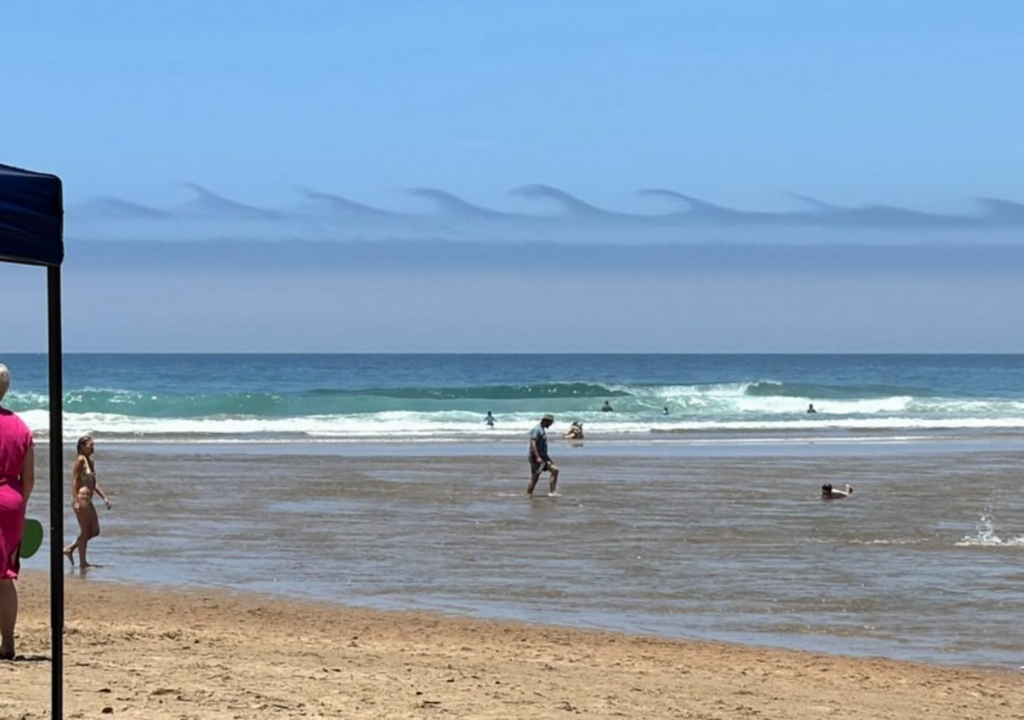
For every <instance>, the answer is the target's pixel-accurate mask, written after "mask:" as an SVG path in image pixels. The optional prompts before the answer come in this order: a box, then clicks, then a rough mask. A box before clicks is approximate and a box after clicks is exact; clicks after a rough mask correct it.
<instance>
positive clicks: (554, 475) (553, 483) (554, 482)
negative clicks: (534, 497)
mask: <svg viewBox="0 0 1024 720" xmlns="http://www.w3.org/2000/svg"><path fill="white" fill-rule="evenodd" d="M550 470H551V479H550V480H549V481H548V488H549V489H548V493H549V494H551V495H554V494H555V488H556V487H557V486H558V468H557V467H556V466H554V465H552V466H551V468H550Z"/></svg>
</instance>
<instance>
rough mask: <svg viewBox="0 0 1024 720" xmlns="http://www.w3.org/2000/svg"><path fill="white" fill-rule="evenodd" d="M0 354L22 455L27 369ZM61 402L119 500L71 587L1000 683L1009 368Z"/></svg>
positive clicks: (198, 390) (273, 387) (773, 364)
mask: <svg viewBox="0 0 1024 720" xmlns="http://www.w3.org/2000/svg"><path fill="white" fill-rule="evenodd" d="M0 361H2V362H5V363H6V364H7V365H8V366H9V367H10V368H11V371H12V376H13V387H12V390H11V392H10V393H9V395H8V397H7V399H6V401H5V405H6V406H7V407H9V408H11V409H13V410H15V411H17V412H19V413H20V414H21V415H22V416H23V417H25V418H26V420H27V421H28V422H29V424H30V425H31V426H32V427H33V429H34V430H35V432H36V435H37V438H38V439H39V443H40V445H41V446H43V445H45V443H46V442H47V441H48V437H47V436H48V433H47V428H46V425H47V421H48V416H47V391H46V357H45V356H44V355H8V356H6V357H0ZM64 397H65V432H66V435H65V438H64V440H65V464H66V466H67V467H70V463H71V460H72V459H73V443H74V440H75V439H76V437H77V436H78V435H80V434H83V433H86V432H88V433H91V434H93V435H94V436H95V438H96V447H97V451H96V464H97V471H98V477H99V479H100V482H101V484H102V485H103V487H104V488H105V490H106V491H107V492H108V493H109V494H110V495H111V496H112V497H113V499H114V502H115V507H114V509H113V510H111V511H106V510H103V509H102V508H101V522H102V523H103V535H102V536H101V537H100V538H98V539H97V540H95V541H94V542H93V543H92V544H91V545H90V559H91V560H92V561H93V562H97V563H99V564H101V565H102V567H100V568H96V569H94V570H90V571H88V572H87V573H83V574H79V572H78V571H77V570H71V568H70V567H69V570H68V571H69V573H71V575H70V576H69V582H76V581H82V582H92V581H100V582H103V581H106V580H115V581H130V582H143V583H148V584H157V585H160V584H169V585H173V586H181V585H189V586H207V587H217V588H226V589H231V590H237V591H256V592H264V593H271V594H278V595H285V596H289V597H302V598H308V599H314V600H322V601H327V602H338V603H345V604H350V605H362V606H369V607H378V608H388V609H392V608H411V609H422V610H431V611H436V612H442V613H451V614H461V615H473V616H479V617H492V618H503V619H513V620H523V621H527V622H543V623H552V624H565V625H572V626H578V627H593V628H602V629H611V630H619V631H624V632H634V633H648V634H654V635H659V636H666V637H679V638H701V639H710V640H722V641H730V642H742V643H748V644H756V645H767V646H774V647H788V648H798V649H806V650H814V651H822V652H833V653H839V654H848V655H860V656H865V655H877V656H884V657H892V658H896V659H905V660H916V661H925V662H932V663H938V664H954V665H956V664H967V665H981V666H998V667H1014V668H1015V667H1017V666H1019V665H1020V664H1021V663H1022V662H1024V631H1022V630H1021V629H1020V623H1019V614H1020V609H1021V607H1022V606H1021V601H1020V598H1021V597H1024V568H1022V561H1024V472H1021V467H1022V466H1024V357H1022V356H1011V355H995V356H992V355H972V356H967V355H962V356H961V355H958V356H941V355H920V356H911V355H892V356H876V355H844V356H839V355H836V356H825V355H821V356H807V355H792V356H786V355H722V356H711V355H693V356H689V355H678V356H675V355H634V356H630V355H575V356H574V355H553V356H541V355H523V356H515V355H234V356H232V355H177V356H176V355H73V354H72V355H68V356H67V357H66V358H65V383H64ZM606 401H607V402H608V403H609V404H610V405H611V406H612V407H613V411H611V412H602V411H601V406H602V405H603V404H604V403H605V402H606ZM810 404H813V405H814V407H815V408H816V409H817V412H816V413H813V414H809V413H807V412H806V410H807V407H808V406H809V405H810ZM666 408H667V410H668V413H667V414H666V413H665V410H666ZM488 411H491V412H492V413H493V414H494V416H495V418H496V424H495V426H494V428H493V429H492V428H490V427H488V425H487V424H485V422H484V417H485V415H486V413H487V412H488ZM547 412H550V413H553V414H554V415H555V416H556V424H555V426H554V427H553V428H552V431H551V446H552V447H551V450H552V455H553V456H554V459H555V461H556V462H557V463H558V464H559V465H560V466H561V468H562V478H561V480H560V483H559V494H558V496H557V497H552V498H549V497H546V496H540V497H534V498H527V497H526V496H525V492H524V491H525V486H526V482H527V480H528V477H527V474H528V473H527V466H526V443H527V433H528V431H529V429H530V428H531V427H532V426H533V425H535V424H536V422H537V420H538V419H539V417H540V416H541V415H542V414H543V413H547ZM572 420H580V421H582V422H583V423H584V429H585V431H586V437H585V439H584V441H583V442H581V443H577V442H569V441H567V440H564V439H563V438H562V437H561V432H562V431H564V429H565V428H566V427H567V426H568V424H569V422H570V421H572ZM38 456H39V464H40V467H39V472H40V478H41V481H40V483H39V485H38V489H37V493H36V495H34V496H33V499H32V503H31V505H30V508H29V514H30V515H31V516H35V517H40V518H45V516H46V508H47V503H48V498H47V488H46V487H45V485H46V483H45V478H46V477H47V476H46V474H45V473H46V462H47V457H46V453H45V452H40V453H39V454H38ZM826 482H828V483H831V484H833V485H837V486H841V485H843V484H845V483H849V484H851V485H852V486H853V487H854V490H855V492H854V495H853V496H852V497H851V498H849V499H846V500H841V501H831V502H824V501H822V500H821V499H820V493H819V488H820V486H821V485H822V484H824V483H826ZM542 487H543V483H542ZM65 522H66V524H67V527H68V529H69V532H70V530H72V529H73V528H75V521H74V518H73V516H71V515H70V511H69V510H68V511H66V512H65ZM26 566H27V567H28V568H35V569H44V568H45V567H46V562H45V558H44V557H43V556H42V555H38V556H36V558H34V559H32V560H30V561H28V563H27V564H26Z"/></svg>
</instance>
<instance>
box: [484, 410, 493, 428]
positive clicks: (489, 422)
mask: <svg viewBox="0 0 1024 720" xmlns="http://www.w3.org/2000/svg"><path fill="white" fill-rule="evenodd" d="M484 422H485V423H487V427H489V428H493V427H494V416H493V415H491V411H490V410H488V411H487V417H485V418H484Z"/></svg>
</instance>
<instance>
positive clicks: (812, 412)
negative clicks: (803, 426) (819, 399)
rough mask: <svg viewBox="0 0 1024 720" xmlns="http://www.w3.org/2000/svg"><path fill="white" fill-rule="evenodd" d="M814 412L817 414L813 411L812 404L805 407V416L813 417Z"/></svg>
mask: <svg viewBox="0 0 1024 720" xmlns="http://www.w3.org/2000/svg"><path fill="white" fill-rule="evenodd" d="M816 412H818V411H817V410H815V409H814V403H811V404H810V405H808V406H807V414H808V415H813V414H814V413H816Z"/></svg>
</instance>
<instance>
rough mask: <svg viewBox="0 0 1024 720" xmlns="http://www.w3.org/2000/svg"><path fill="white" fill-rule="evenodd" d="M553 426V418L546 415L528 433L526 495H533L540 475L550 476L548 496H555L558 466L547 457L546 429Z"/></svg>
mask: <svg viewBox="0 0 1024 720" xmlns="http://www.w3.org/2000/svg"><path fill="white" fill-rule="evenodd" d="M554 424H555V416H554V415H551V414H548V415H545V416H544V417H542V418H541V419H540V423H538V425H537V426H536V427H535V428H534V429H533V430H531V431H530V456H529V459H530V484H529V485H528V486H527V488H526V494H527V495H533V489H534V488H535V487H536V486H537V481H538V480H540V476H541V473H545V472H546V473H548V474H550V476H551V479H550V481H549V482H548V495H554V494H555V487H556V486H557V485H558V466H557V465H555V463H553V462H552V461H551V456H550V455H548V428H549V427H551V426H552V425H554Z"/></svg>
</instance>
